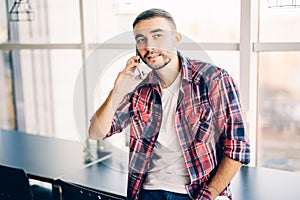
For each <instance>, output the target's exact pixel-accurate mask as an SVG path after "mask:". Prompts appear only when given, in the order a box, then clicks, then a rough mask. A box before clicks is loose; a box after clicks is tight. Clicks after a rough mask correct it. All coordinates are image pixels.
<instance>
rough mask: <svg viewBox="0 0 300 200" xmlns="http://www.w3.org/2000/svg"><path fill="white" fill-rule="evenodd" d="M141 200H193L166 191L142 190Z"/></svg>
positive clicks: (185, 195)
mask: <svg viewBox="0 0 300 200" xmlns="http://www.w3.org/2000/svg"><path fill="white" fill-rule="evenodd" d="M141 200H191V198H190V197H189V195H187V194H180V193H174V192H168V191H165V190H142V191H141Z"/></svg>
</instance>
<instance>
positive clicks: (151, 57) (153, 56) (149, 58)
mask: <svg viewBox="0 0 300 200" xmlns="http://www.w3.org/2000/svg"><path fill="white" fill-rule="evenodd" d="M160 56H162V54H161V53H159V54H152V55H149V56H147V57H146V58H147V60H152V59H155V58H157V57H160Z"/></svg>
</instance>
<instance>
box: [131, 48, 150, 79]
mask: <svg viewBox="0 0 300 200" xmlns="http://www.w3.org/2000/svg"><path fill="white" fill-rule="evenodd" d="M136 55H137V56H139V57H141V56H140V55H139V53H138V51H137V50H136ZM136 62H138V63H142V64H141V65H140V66H138V67H136V68H135V70H134V77H135V79H139V78H141V79H144V78H145V77H146V75H147V73H149V72H150V71H151V69H150V68H149V67H148V66H147V65H146V64H145V63H143V61H142V59H141V58H139V59H137V61H136Z"/></svg>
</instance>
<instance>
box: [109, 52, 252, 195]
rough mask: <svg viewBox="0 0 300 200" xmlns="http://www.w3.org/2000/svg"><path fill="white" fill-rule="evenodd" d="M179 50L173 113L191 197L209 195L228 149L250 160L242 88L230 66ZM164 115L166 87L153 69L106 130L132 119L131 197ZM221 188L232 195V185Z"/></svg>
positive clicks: (117, 129) (144, 171) (143, 174)
mask: <svg viewBox="0 0 300 200" xmlns="http://www.w3.org/2000/svg"><path fill="white" fill-rule="evenodd" d="M178 56H179V58H180V61H181V75H182V76H181V77H182V80H181V85H180V88H179V96H178V103H177V107H176V114H175V116H174V117H175V129H176V133H177V136H178V139H179V142H180V146H181V149H182V153H183V157H184V161H185V165H186V167H187V170H188V173H189V176H190V180H191V182H190V184H188V185H186V189H187V191H188V194H189V196H190V197H191V198H192V199H199V200H200V199H201V200H206V199H207V200H208V199H211V193H210V191H209V190H208V187H207V183H208V182H209V180H210V179H211V177H212V176H213V174H214V173H215V171H216V167H217V166H218V164H219V163H220V160H221V158H222V157H223V156H224V155H226V156H228V157H230V158H232V159H234V160H237V161H240V162H242V163H244V164H247V163H249V162H250V146H249V140H248V136H247V134H246V132H245V127H244V123H243V118H242V111H241V106H240V101H239V91H238V89H237V86H236V84H235V82H234V80H233V79H232V77H230V76H229V75H228V73H227V72H226V71H225V70H223V69H220V68H217V67H215V66H213V65H211V64H208V63H205V62H201V61H199V60H190V59H188V58H186V57H183V56H181V54H180V53H178ZM161 121H162V104H161V88H160V86H159V80H158V77H157V75H156V74H155V72H152V73H150V74H149V75H148V76H147V77H146V79H144V81H143V82H142V83H141V84H139V85H138V86H137V87H136V89H135V90H134V91H133V92H132V93H129V94H127V95H126V96H125V97H124V99H123V100H122V102H121V103H120V105H119V107H118V109H117V111H116V113H115V116H114V119H113V122H112V127H111V130H110V133H108V134H107V135H106V137H109V136H111V135H113V134H115V133H119V132H121V131H122V130H123V129H124V128H125V127H127V126H128V125H130V155H129V168H128V169H129V172H128V190H127V199H135V200H137V199H140V198H139V197H140V191H141V189H142V185H143V182H144V180H145V177H146V175H147V171H148V170H149V167H150V163H151V158H152V152H153V149H154V148H155V146H156V145H155V144H156V140H157V136H158V134H159V131H160V126H161ZM222 194H223V195H226V196H228V197H231V194H230V190H229V187H226V188H225V189H224V191H223V192H222Z"/></svg>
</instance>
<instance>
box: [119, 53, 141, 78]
mask: <svg viewBox="0 0 300 200" xmlns="http://www.w3.org/2000/svg"><path fill="white" fill-rule="evenodd" d="M139 58H140V57H139V56H132V57H131V58H129V59H128V60H127V63H126V67H125V69H124V70H123V71H124V72H125V73H126V74H128V71H130V72H132V73H133V72H134V70H135V68H136V67H137V66H139V65H140V63H139V62H138V59H139Z"/></svg>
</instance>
